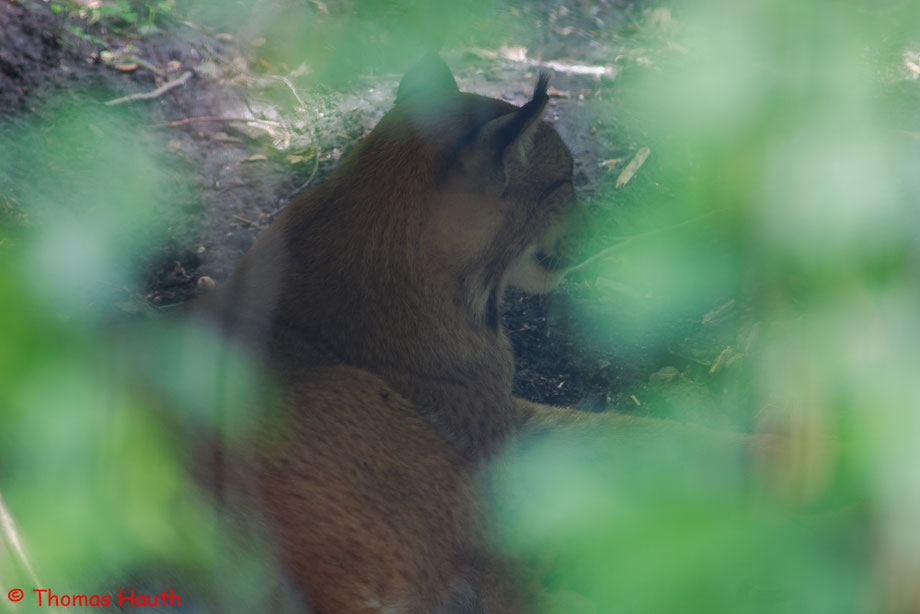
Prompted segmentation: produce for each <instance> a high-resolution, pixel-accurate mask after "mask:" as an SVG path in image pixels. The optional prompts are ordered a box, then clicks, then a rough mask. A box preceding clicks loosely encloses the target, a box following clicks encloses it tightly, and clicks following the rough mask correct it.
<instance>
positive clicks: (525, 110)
mask: <svg viewBox="0 0 920 614" xmlns="http://www.w3.org/2000/svg"><path fill="white" fill-rule="evenodd" d="M548 86H549V74H547V73H545V72H541V73H540V78H539V79H537V86H536V87H535V88H534V90H533V97H532V98H531V99H530V101H529V102H527V104H525V105H524V106H523V107H521V108H520V109H518V111H517V112H516V113H515V114H514V117H513V119H511V121H509V122H507V123H506V124H505V125H504V126H502V128H501V131H500V132H499V134H498V136H497V139H496V143H495V144H496V145H497V146H498V147H497V150H496V153H497V155H498V156H499V157H501V155H502V153H503V152H504V150H505V148H506V147H508V146H509V145H510V144H511V143H513V142H515V141H516V140H517V139H518V138H519V137H520V136H521V135H522V134H524V133H525V132H527V131H528V128H530V126H532V125H533V124H534V123H535V121H536V120H537V119H539V118H540V117H541V116H542V115H543V109H545V108H546V103H547V101H549V94H547V93H546V88H547V87H548Z"/></svg>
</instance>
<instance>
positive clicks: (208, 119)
mask: <svg viewBox="0 0 920 614" xmlns="http://www.w3.org/2000/svg"><path fill="white" fill-rule="evenodd" d="M193 122H254V123H256V124H263V125H265V126H276V127H281V126H283V124H282V123H281V122H276V121H272V120H270V119H256V118H255V117H216V116H215V117H186V118H185V119H179V120H176V121H174V122H166V123H163V124H153V125H152V126H148V127H149V128H172V127H174V126H184V125H185V124H191V123H193Z"/></svg>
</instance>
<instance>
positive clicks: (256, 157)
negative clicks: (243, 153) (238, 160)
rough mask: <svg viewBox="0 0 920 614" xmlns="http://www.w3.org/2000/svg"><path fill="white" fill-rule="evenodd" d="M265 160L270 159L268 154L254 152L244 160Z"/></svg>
mask: <svg viewBox="0 0 920 614" xmlns="http://www.w3.org/2000/svg"><path fill="white" fill-rule="evenodd" d="M265 160H268V156H266V155H265V154H252V155H251V156H249V157H248V158H246V160H244V162H263V161H265Z"/></svg>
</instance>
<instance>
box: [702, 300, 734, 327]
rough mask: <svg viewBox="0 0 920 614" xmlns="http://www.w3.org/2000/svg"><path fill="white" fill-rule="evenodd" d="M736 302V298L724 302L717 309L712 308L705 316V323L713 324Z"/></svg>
mask: <svg viewBox="0 0 920 614" xmlns="http://www.w3.org/2000/svg"><path fill="white" fill-rule="evenodd" d="M734 304H735V299H731V300H730V301H728V302H726V303H722V304H721V305H719V306H718V307H716V308H715V309H713V310H711V311H710V312H709V313H707V314H706V315H704V316H703V324H712V323H713V322H716V321H717V320H718V319H720V318H721V317H722V316H724V315H725V314H726V313H727V312H728V310H729V309H731V308H732V306H733V305H734Z"/></svg>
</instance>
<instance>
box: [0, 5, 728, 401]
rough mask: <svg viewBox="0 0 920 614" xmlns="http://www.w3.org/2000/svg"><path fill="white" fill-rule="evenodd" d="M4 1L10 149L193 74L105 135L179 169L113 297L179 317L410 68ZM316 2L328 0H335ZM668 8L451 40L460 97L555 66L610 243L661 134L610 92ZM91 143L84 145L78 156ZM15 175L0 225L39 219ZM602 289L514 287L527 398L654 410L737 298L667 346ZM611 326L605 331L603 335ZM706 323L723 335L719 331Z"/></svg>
mask: <svg viewBox="0 0 920 614" xmlns="http://www.w3.org/2000/svg"><path fill="white" fill-rule="evenodd" d="M0 3H2V4H0V109H2V110H3V117H2V119H0V142H5V143H6V147H7V148H8V151H13V152H14V153H15V151H16V148H17V147H22V146H24V144H22V143H19V142H17V138H19V137H20V136H21V135H22V134H30V135H31V136H30V138H39V139H41V138H49V139H50V138H53V136H49V135H53V129H52V128H48V130H44V129H43V130H38V131H35V130H31V131H29V132H26V131H27V130H29V127H30V126H36V125H38V126H45V127H53V125H54V123H55V119H56V118H57V117H58V113H59V112H60V109H61V108H62V105H71V106H77V107H80V106H90V107H98V106H99V105H100V103H101V102H103V101H108V100H112V99H115V98H118V97H121V96H128V95H132V94H137V93H144V92H150V91H153V90H155V89H156V88H158V87H161V86H163V85H167V84H170V83H173V82H175V81H177V80H180V79H185V80H184V81H182V83H181V84H180V85H178V86H176V87H174V88H172V89H169V90H168V91H166V92H165V93H162V94H161V95H159V96H157V97H155V98H151V99H149V100H138V101H133V102H129V103H125V104H124V105H119V108H123V109H125V113H126V114H127V117H128V118H129V120H128V124H127V125H128V126H129V127H127V128H117V127H116V128H111V129H114V130H118V129H123V130H125V132H126V133H127V132H131V136H132V137H133V136H136V134H137V133H138V132H139V133H140V134H141V138H142V139H143V141H144V142H145V143H147V144H148V145H149V148H150V150H151V151H152V152H154V154H153V155H154V157H155V158H156V159H157V160H160V161H162V166H163V168H165V169H167V173H174V174H175V177H176V181H175V188H174V190H175V193H172V192H170V194H169V196H170V200H171V206H170V207H169V208H168V209H164V210H163V211H158V212H156V215H157V216H159V217H161V218H163V219H161V220H160V221H161V222H163V224H162V225H163V226H165V227H166V228H167V229H168V230H167V231H166V233H165V235H164V234H156V235H153V234H151V235H150V237H148V239H149V242H150V245H149V249H145V250H143V253H144V254H145V256H144V257H143V258H142V259H141V261H139V262H131V263H126V266H130V267H135V268H139V269H140V270H141V271H143V274H142V275H141V276H140V281H139V284H138V286H137V287H130V288H123V289H121V290H120V291H119V292H120V294H117V295H115V296H111V297H109V299H108V300H110V301H111V302H112V303H115V304H119V305H125V304H135V308H136V303H142V304H143V305H145V306H150V307H153V308H155V309H157V310H161V309H162V310H168V309H169V308H170V307H171V306H174V305H177V304H181V303H182V302H184V301H187V300H189V299H190V298H192V297H193V296H195V295H196V293H197V292H198V282H199V279H200V278H202V277H203V276H208V277H210V278H212V279H214V280H216V281H217V282H218V283H219V282H220V281H221V280H223V279H225V278H226V277H227V275H228V274H229V273H230V271H231V270H232V267H233V265H234V263H235V262H236V261H237V260H238V259H239V257H240V256H241V255H242V254H243V253H244V251H245V250H246V249H247V248H248V247H249V246H250V245H251V244H252V242H253V241H254V239H255V237H256V236H257V234H258V233H259V231H260V230H262V229H264V228H265V227H266V226H267V225H269V224H270V223H271V221H272V219H273V217H274V216H275V215H276V214H277V213H278V212H279V211H280V210H281V208H283V207H284V205H285V204H286V203H287V202H288V201H289V200H290V199H291V198H292V197H293V196H295V195H296V194H298V193H300V192H302V191H303V190H307V189H309V188H310V186H313V185H316V184H317V183H318V182H320V181H322V179H323V177H324V176H325V175H326V174H327V173H328V172H329V171H330V170H331V169H332V168H334V166H335V165H336V163H337V162H338V160H339V159H340V158H341V157H342V156H343V155H344V154H346V153H347V152H348V151H349V150H350V149H351V148H352V147H353V146H354V145H355V143H356V142H357V141H358V140H359V139H360V138H361V137H362V136H363V135H364V134H366V133H367V132H368V131H369V130H370V129H371V128H372V127H373V125H374V124H375V123H376V121H377V120H378V119H379V118H380V117H381V116H382V115H383V113H384V112H385V111H386V110H387V109H388V108H389V106H390V105H391V104H392V101H393V99H394V97H395V91H396V86H397V83H398V79H399V76H400V74H401V72H402V71H404V70H405V69H407V68H408V65H392V66H387V67H383V68H381V67H374V66H367V67H363V68H362V66H360V65H359V66H357V67H356V68H354V70H352V72H351V73H349V76H350V78H348V79H343V80H342V81H341V82H339V83H335V84H334V86H329V85H327V84H324V83H322V80H321V78H314V79H312V80H311V79H309V78H301V75H299V74H298V71H297V69H293V68H291V66H290V65H288V64H287V63H285V61H283V60H281V59H278V58H277V57H275V56H271V54H269V53H267V52H263V51H264V47H265V42H264V38H262V39H260V37H259V31H258V30H257V29H255V28H256V27H257V25H258V24H256V25H253V24H252V23H236V24H228V30H222V29H219V28H214V27H212V28H207V27H204V26H200V25H198V24H196V23H193V22H190V21H185V22H183V21H179V20H170V19H163V20H161V21H160V22H159V23H158V25H159V29H158V30H157V31H156V32H154V33H150V34H147V35H144V36H139V35H136V33H131V34H126V33H125V32H123V31H118V30H117V29H113V28H106V27H105V26H104V25H102V24H100V23H96V24H89V23H85V22H80V21H79V19H78V18H77V17H76V16H71V17H70V20H69V21H62V19H61V16H60V15H59V14H56V13H55V12H54V11H53V10H52V9H51V5H49V4H47V3H43V2H39V1H37V0H16V1H13V2H11V1H10V0H0ZM314 7H321V8H322V9H323V10H324V11H326V12H328V11H329V10H333V12H334V10H335V6H334V3H329V6H327V5H325V4H322V3H314ZM329 7H332V9H330V8H329ZM661 7H662V4H661V3H655V4H653V5H652V4H649V3H648V2H640V1H627V0H607V1H600V2H575V3H557V2H553V1H551V0H538V1H536V2H528V3H521V2H511V3H508V4H507V7H506V8H505V9H504V10H505V11H506V13H507V14H508V15H510V16H511V17H512V18H513V21H514V23H517V24H518V26H517V27H516V28H514V29H513V30H511V31H509V32H508V33H507V40H505V41H504V43H505V44H504V45H492V46H491V47H479V46H474V45H454V46H449V45H446V46H445V48H444V50H443V52H442V55H443V56H444V58H445V60H446V61H447V62H448V64H450V65H451V66H452V68H453V70H454V72H455V74H456V76H457V80H458V82H459V84H460V87H461V89H464V90H467V91H473V92H478V93H482V94H486V95H490V96H494V97H499V98H503V99H505V100H509V101H511V102H514V103H518V104H520V103H523V102H524V101H525V100H526V99H527V97H528V95H529V94H530V92H531V88H532V87H533V83H534V82H535V80H536V76H537V74H538V73H539V71H541V70H546V71H549V73H550V75H551V91H550V93H551V100H550V108H549V111H548V115H547V117H548V119H549V120H550V121H552V122H553V123H554V125H555V126H556V128H557V129H558V131H559V132H560V133H561V134H562V136H563V138H564V139H565V140H566V142H567V143H568V144H569V145H570V147H571V149H572V150H573V153H574V156H575V160H576V188H577V189H578V190H579V192H580V194H581V196H582V198H583V199H584V200H585V201H586V202H587V204H588V205H589V207H590V208H591V209H592V211H593V213H594V215H595V217H596V218H597V220H598V226H599V228H602V229H604V231H603V232H602V234H601V236H600V237H599V238H598V247H602V246H603V245H604V244H605V243H607V244H609V243H611V242H613V241H614V240H615V237H616V235H617V234H618V229H620V228H624V227H629V225H630V220H632V219H633V218H635V216H636V215H638V213H639V212H640V210H641V207H642V203H643V200H644V199H645V196H646V195H648V194H649V193H650V192H651V191H654V190H662V189H666V187H662V186H661V185H660V184H659V183H657V182H656V178H655V171H654V168H655V167H654V165H653V164H651V163H650V164H649V165H647V166H646V167H645V168H644V169H643V170H640V171H639V172H638V173H637V174H636V175H635V177H634V178H633V179H632V180H631V181H630V183H629V184H628V185H627V186H625V188H623V189H615V188H614V187H613V184H614V181H615V180H616V178H617V177H618V176H619V174H620V173H621V172H622V170H623V169H624V167H625V166H626V164H627V163H628V162H629V161H630V160H631V159H632V158H633V156H634V155H635V154H636V152H637V150H639V149H640V147H643V146H647V145H648V144H649V143H647V142H643V141H642V135H641V134H636V133H635V132H634V131H632V132H631V131H630V130H627V129H626V128H624V125H626V124H627V123H628V122H627V121H626V120H627V119H629V118H622V117H619V116H618V115H617V111H616V109H617V106H616V102H617V97H618V96H619V95H621V93H622V92H623V91H624V90H628V88H629V76H630V74H631V72H634V71H639V70H643V69H644V68H645V67H647V66H648V65H650V64H654V62H655V59H656V57H657V55H660V54H662V53H665V52H666V48H667V44H666V42H665V41H664V40H663V39H662V37H661V36H660V33H661V31H664V30H666V29H667V28H668V27H669V20H670V19H671V13H670V11H669V10H668V9H664V8H661ZM322 12H323V11H320V13H322ZM320 13H317V14H320ZM75 24H76V26H77V27H73V26H74V25H75ZM62 25H63V26H69V27H62ZM232 27H236V30H232V29H229V28H232ZM75 32H77V34H75ZM186 74H187V75H188V76H185V75H186ZM111 129H110V130H111ZM125 136H128V135H127V134H125ZM82 153H87V154H90V155H91V152H79V151H74V152H71V153H70V155H73V156H78V155H81V154H82ZM6 160H7V161H8V162H9V164H10V168H7V169H2V168H0V183H2V182H4V181H9V180H11V179H12V178H15V176H16V175H17V173H20V172H23V169H21V168H17V166H16V160H17V157H16V155H9V156H8V157H7V158H6ZM47 171H48V172H50V173H54V172H55V171H56V169H55V168H48V169H47ZM189 177H191V180H189V179H188V178H189ZM12 185H13V187H9V186H7V188H8V189H0V194H3V195H4V196H0V226H6V227H7V228H14V229H15V228H16V227H23V226H29V225H33V224H35V225H40V224H41V223H42V215H43V212H40V211H38V212H35V211H32V212H24V211H22V210H21V209H20V207H19V206H18V205H19V203H18V199H19V196H18V195H17V192H16V188H15V185H16V184H15V182H12ZM44 215H53V212H44ZM142 234H143V233H142ZM598 283H599V280H598V278H597V276H596V274H593V273H592V272H591V271H590V269H586V270H583V271H579V272H578V273H577V274H574V275H572V276H571V278H570V279H569V280H568V281H567V282H566V283H565V284H564V285H563V286H562V287H561V288H560V289H559V290H558V291H556V292H554V293H553V294H551V295H549V296H545V297H526V296H523V295H520V294H518V293H514V292H511V293H510V294H509V296H508V297H507V300H506V311H505V314H504V323H505V326H506V329H507V330H508V332H509V335H510V337H511V340H512V342H513V345H514V348H515V353H516V356H517V360H518V374H517V381H516V384H515V387H516V392H517V393H518V394H520V395H522V396H524V397H526V398H530V399H533V400H537V401H542V402H549V403H557V404H569V405H576V406H578V407H581V408H583V409H587V410H592V411H598V410H602V409H604V408H607V407H617V408H619V409H624V410H629V411H642V410H641V409H640V408H641V407H642V403H641V401H640V399H639V398H638V397H637V396H636V394H637V391H641V390H643V386H647V385H648V384H649V382H650V381H651V382H654V381H656V380H655V378H659V379H662V378H663V379H666V380H669V379H673V378H674V377H677V374H678V373H689V372H690V370H691V369H704V370H705V369H708V368H709V363H711V361H712V356H713V355H714V354H717V353H718V349H719V348H715V349H714V350H711V351H710V355H709V357H708V358H705V357H704V358H705V359H700V357H699V356H693V355H692V354H693V353H694V352H696V353H697V354H699V353H700V352H699V351H697V350H695V349H694V348H693V347H690V346H693V345H694V342H693V341H692V338H693V336H694V335H696V334H697V333H698V331H697V330H696V329H698V328H699V323H700V321H701V318H702V317H703V315H704V314H705V313H706V311H707V310H710V309H713V308H717V307H718V306H719V305H721V304H728V305H729V306H731V303H730V300H731V297H719V296H715V297H712V299H711V302H710V304H708V305H705V306H701V307H700V311H699V312H698V313H693V314H688V317H687V320H686V321H677V322H675V321H667V322H662V323H660V326H661V327H665V328H667V329H669V330H672V331H673V334H672V338H673V342H672V343H670V345H668V346H667V348H666V349H662V346H661V343H657V344H654V345H653V344H646V342H645V341H644V340H643V338H642V335H636V334H626V333H625V332H624V333H623V334H620V333H618V332H617V322H624V323H625V322H629V321H630V318H631V317H632V315H634V314H633V313H631V310H632V311H637V310H641V309H642V308H643V307H642V305H641V304H638V303H635V302H633V303H631V302H630V301H625V302H624V303H623V304H621V302H619V301H616V300H615V297H616V296H617V293H613V294H612V295H609V296H608V297H607V300H601V301H598V300H597V292H596V290H597V286H598ZM727 301H728V302H727ZM599 322H604V323H605V326H604V327H602V328H603V329H604V330H607V331H612V332H609V333H605V334H600V335H599V334H598V332H597V331H598V323H599ZM731 331H732V332H733V333H734V332H735V327H734V326H733V327H732V328H731ZM707 335H709V337H710V339H709V340H710V341H711V338H712V337H713V335H712V333H711V330H710V331H709V332H707ZM715 345H718V342H717V343H715ZM688 348H689V349H688ZM650 378H651V380H650ZM714 385H716V386H718V385H719V383H718V382H716V383H715V384H714ZM692 387H693V388H694V390H691V391H688V394H689V395H691V396H692V395H697V394H701V395H703V397H704V398H705V396H706V395H707V394H709V393H708V392H707V391H706V390H705V389H704V388H705V386H696V385H693V386H692ZM697 389H699V390H697ZM640 396H641V394H640Z"/></svg>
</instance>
